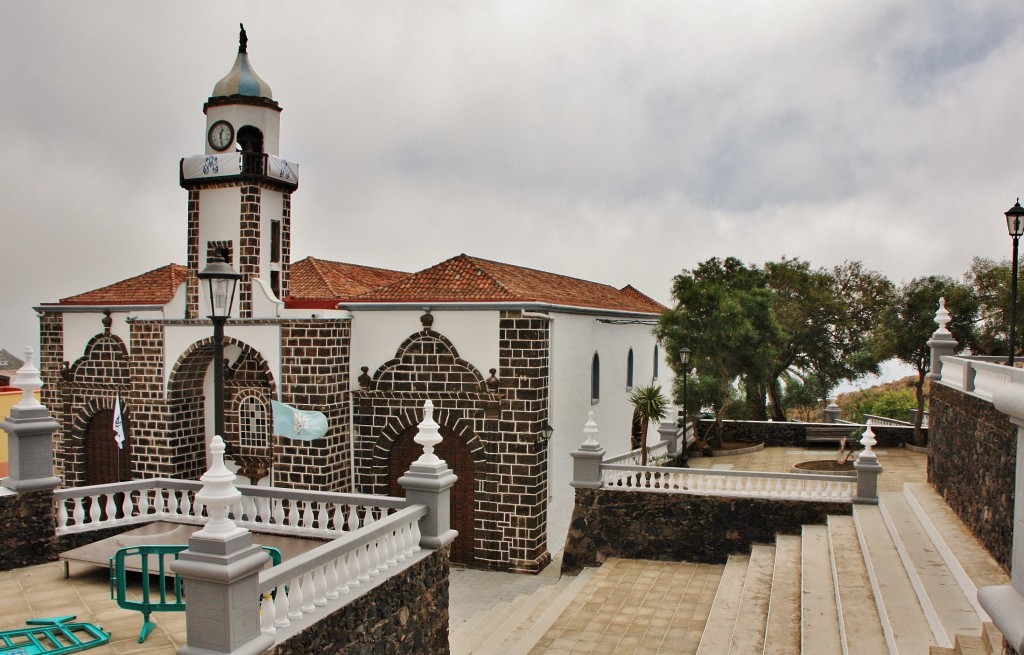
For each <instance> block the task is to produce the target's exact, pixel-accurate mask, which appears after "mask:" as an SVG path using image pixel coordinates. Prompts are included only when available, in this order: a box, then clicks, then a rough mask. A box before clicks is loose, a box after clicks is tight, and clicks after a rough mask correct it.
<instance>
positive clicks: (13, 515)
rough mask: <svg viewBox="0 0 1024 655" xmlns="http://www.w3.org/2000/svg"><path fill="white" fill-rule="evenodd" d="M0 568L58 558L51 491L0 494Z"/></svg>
mask: <svg viewBox="0 0 1024 655" xmlns="http://www.w3.org/2000/svg"><path fill="white" fill-rule="evenodd" d="M0 525H2V526H3V530H2V531H0V571H10V570H11V569H17V568H21V567H23V566H34V565H36V564H42V563H43V562H52V561H53V560H55V559H57V553H56V551H55V549H54V544H55V539H54V530H55V529H56V523H55V521H54V513H53V492H52V491H32V492H29V493H23V494H11V495H9V496H7V495H5V496H0Z"/></svg>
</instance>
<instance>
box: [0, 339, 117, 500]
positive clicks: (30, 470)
mask: <svg viewBox="0 0 1024 655" xmlns="http://www.w3.org/2000/svg"><path fill="white" fill-rule="evenodd" d="M32 356H33V352H32V348H30V347H27V346H26V348H25V364H24V366H22V367H21V368H20V369H18V373H17V375H15V376H14V381H13V384H14V386H16V387H18V388H19V389H21V390H22V391H23V392H24V397H23V398H22V399H21V401H20V402H19V403H18V404H17V405H15V406H14V407H12V408H11V414H10V416H8V417H7V418H6V419H4V421H3V422H2V423H0V429H3V430H4V431H6V432H7V448H8V459H9V460H10V464H9V471H10V472H9V474H8V476H7V477H6V478H4V479H3V486H4V487H6V488H8V489H10V490H11V491H16V492H19V493H23V492H28V491H44V490H48V489H55V488H57V487H59V486H60V478H58V477H57V476H55V475H54V474H53V433H54V432H56V431H57V429H58V428H59V427H60V424H58V423H57V421H55V420H53V417H51V416H50V412H49V410H47V409H46V406H45V405H43V404H42V403H40V402H39V401H38V400H36V397H35V392H36V390H38V389H40V388H41V387H42V386H43V381H42V379H41V378H40V377H39V369H37V368H36V367H35V366H33V365H32ZM111 438H113V428H111Z"/></svg>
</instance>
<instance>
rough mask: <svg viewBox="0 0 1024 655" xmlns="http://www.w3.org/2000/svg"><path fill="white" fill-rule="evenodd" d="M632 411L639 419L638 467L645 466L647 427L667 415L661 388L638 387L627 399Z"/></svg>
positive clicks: (666, 402)
mask: <svg viewBox="0 0 1024 655" xmlns="http://www.w3.org/2000/svg"><path fill="white" fill-rule="evenodd" d="M629 402H630V404H631V405H633V410H634V412H635V414H636V415H637V416H639V418H640V465H641V466H647V425H648V424H649V423H650V422H651V421H662V420H664V418H665V415H666V414H667V413H668V398H666V397H665V396H663V395H661V387H660V386H654V385H653V384H651V385H648V386H646V387H638V388H637V389H635V390H634V391H633V395H632V396H630V397H629Z"/></svg>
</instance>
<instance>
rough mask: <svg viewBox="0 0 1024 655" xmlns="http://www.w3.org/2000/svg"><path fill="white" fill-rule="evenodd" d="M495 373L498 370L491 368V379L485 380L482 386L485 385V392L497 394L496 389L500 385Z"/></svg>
mask: <svg viewBox="0 0 1024 655" xmlns="http://www.w3.org/2000/svg"><path fill="white" fill-rule="evenodd" d="M497 373H498V369H496V368H492V369H491V377H489V378H487V380H485V381H484V384H486V385H487V391H489V392H490V393H498V387H499V386H500V383H499V382H498V375H497Z"/></svg>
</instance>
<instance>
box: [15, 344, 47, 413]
mask: <svg viewBox="0 0 1024 655" xmlns="http://www.w3.org/2000/svg"><path fill="white" fill-rule="evenodd" d="M33 356H34V353H33V351H32V346H25V364H24V365H23V366H22V367H21V368H19V369H18V372H17V374H15V376H14V380H13V381H12V382H11V384H12V385H13V386H15V387H18V388H19V389H21V390H22V392H24V394H25V396H24V397H23V398H22V399H21V402H19V403H18V407H38V406H39V405H41V404H42V403H40V402H39V401H38V400H36V396H35V393H36V391H37V390H39V389H41V388H42V387H43V380H42V378H40V377H39V369H38V368H36V367H35V366H33V365H32V357H33Z"/></svg>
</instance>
